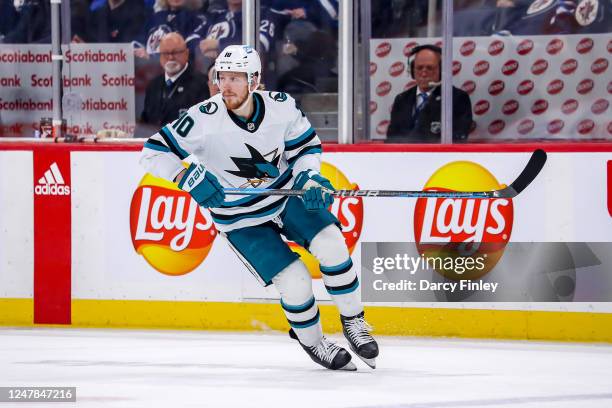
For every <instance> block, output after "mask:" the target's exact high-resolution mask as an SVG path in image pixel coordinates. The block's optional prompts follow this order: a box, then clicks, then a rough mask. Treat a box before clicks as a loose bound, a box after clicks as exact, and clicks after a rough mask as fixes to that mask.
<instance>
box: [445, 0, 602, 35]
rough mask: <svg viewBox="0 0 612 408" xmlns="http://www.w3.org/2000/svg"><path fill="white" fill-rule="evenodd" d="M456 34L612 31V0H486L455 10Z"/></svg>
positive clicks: (549, 33) (546, 33) (544, 33)
mask: <svg viewBox="0 0 612 408" xmlns="http://www.w3.org/2000/svg"><path fill="white" fill-rule="evenodd" d="M454 18H455V24H454V26H455V30H454V32H455V35H456V36H483V35H491V34H497V35H538V34H541V35H551V34H585V33H608V32H610V31H612V2H610V1H609V0H580V1H576V0H486V1H484V2H483V3H482V4H481V5H479V6H478V7H477V8H474V7H471V8H466V9H464V10H461V9H460V10H456V12H455V17H454Z"/></svg>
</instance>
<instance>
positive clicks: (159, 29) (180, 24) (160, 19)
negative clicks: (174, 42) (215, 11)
mask: <svg viewBox="0 0 612 408" xmlns="http://www.w3.org/2000/svg"><path fill="white" fill-rule="evenodd" d="M155 10H156V12H155V13H154V14H153V15H152V16H150V17H149V18H148V19H147V22H146V24H145V26H144V30H143V31H144V32H143V34H142V37H141V40H142V44H144V46H143V47H142V48H137V49H136V50H135V55H136V56H137V57H141V58H147V57H148V56H149V55H151V54H157V53H159V42H160V41H161V38H162V37H163V36H164V35H165V34H168V33H172V32H178V33H180V34H181V35H182V36H183V38H185V39H186V40H185V41H186V42H187V46H188V47H189V48H190V49H191V50H192V51H193V48H192V46H191V45H190V44H189V42H190V38H189V36H190V35H191V34H192V33H193V32H194V31H195V30H196V28H198V26H199V25H200V24H202V20H201V19H200V18H198V15H197V13H196V12H195V11H192V10H190V9H188V8H187V0H157V1H156V2H155ZM192 43H193V45H194V46H195V45H197V41H192ZM142 44H141V45H142Z"/></svg>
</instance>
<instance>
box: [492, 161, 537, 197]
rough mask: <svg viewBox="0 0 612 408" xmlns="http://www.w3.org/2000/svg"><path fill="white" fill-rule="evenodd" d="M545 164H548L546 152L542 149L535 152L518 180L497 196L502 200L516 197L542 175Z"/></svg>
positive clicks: (500, 191)
mask: <svg viewBox="0 0 612 408" xmlns="http://www.w3.org/2000/svg"><path fill="white" fill-rule="evenodd" d="M544 164H546V152H545V151H544V150H542V149H537V150H535V151H534V152H533V154H532V155H531V158H529V161H528V162H527V165H526V166H525V168H524V169H523V171H522V172H521V174H519V176H518V177H517V178H516V180H514V182H512V184H510V186H508V187H506V188H504V189H502V190H499V191H498V192H497V193H498V194H495V195H496V196H497V197H500V198H513V197H516V196H517V195H519V194H520V193H521V192H522V191H523V190H525V189H526V188H527V186H528V185H529V184H531V182H532V181H533V180H535V178H536V177H537V176H538V174H540V171H542V168H543V167H544Z"/></svg>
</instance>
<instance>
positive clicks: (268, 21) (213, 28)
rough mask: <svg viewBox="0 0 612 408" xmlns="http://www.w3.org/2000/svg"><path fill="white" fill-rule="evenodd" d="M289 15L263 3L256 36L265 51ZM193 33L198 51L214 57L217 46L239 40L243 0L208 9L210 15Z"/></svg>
mask: <svg viewBox="0 0 612 408" xmlns="http://www.w3.org/2000/svg"><path fill="white" fill-rule="evenodd" d="M290 18H291V17H290V16H288V15H286V14H284V13H281V12H279V11H276V10H272V9H269V8H267V7H262V9H261V13H260V26H259V40H260V42H261V45H262V47H263V50H264V55H265V54H266V53H268V52H269V51H270V50H272V49H273V47H274V42H275V41H276V39H277V38H278V35H279V33H280V32H282V29H283V27H284V26H285V25H286V24H287V22H288V21H289V20H290ZM196 35H198V36H199V38H200V45H199V47H200V51H201V52H202V54H204V55H205V56H206V57H208V58H212V59H214V58H217V55H218V54H219V50H221V49H223V48H225V47H227V46H228V45H234V44H242V0H227V9H226V10H221V11H216V12H213V13H209V19H208V21H207V23H206V24H204V25H202V26H201V27H200V28H199V29H198V30H197V31H196Z"/></svg>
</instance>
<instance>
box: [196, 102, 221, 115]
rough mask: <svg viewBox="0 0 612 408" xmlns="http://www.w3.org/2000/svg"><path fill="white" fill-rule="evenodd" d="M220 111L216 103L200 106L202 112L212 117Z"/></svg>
mask: <svg viewBox="0 0 612 408" xmlns="http://www.w3.org/2000/svg"><path fill="white" fill-rule="evenodd" d="M218 109H219V106H217V104H216V103H215V102H206V103H205V104H204V105H202V106H200V112H202V113H205V114H207V115H212V114H213V113H215V112H216V111H217V110H218Z"/></svg>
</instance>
